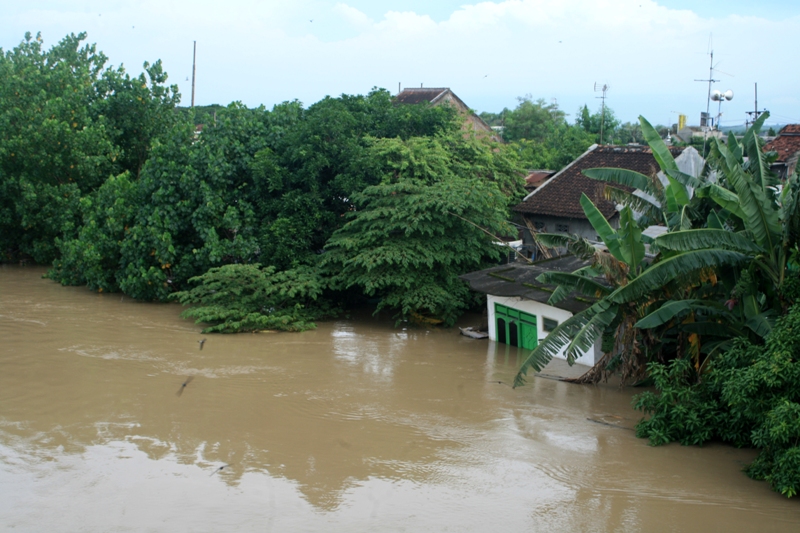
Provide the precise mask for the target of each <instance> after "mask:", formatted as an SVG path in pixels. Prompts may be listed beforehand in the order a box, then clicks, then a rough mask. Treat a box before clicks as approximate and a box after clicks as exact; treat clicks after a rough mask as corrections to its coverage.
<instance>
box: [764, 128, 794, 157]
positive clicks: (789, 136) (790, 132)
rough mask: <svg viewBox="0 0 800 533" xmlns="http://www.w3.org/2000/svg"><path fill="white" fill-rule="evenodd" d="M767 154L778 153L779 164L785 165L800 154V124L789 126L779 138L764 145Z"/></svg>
mask: <svg viewBox="0 0 800 533" xmlns="http://www.w3.org/2000/svg"><path fill="white" fill-rule="evenodd" d="M764 151H765V152H773V151H774V152H778V159H777V162H778V163H785V162H786V161H788V160H789V159H791V158H792V156H794V155H795V154H796V153H797V152H800V124H787V125H786V126H784V127H783V128H782V129H781V131H780V132H779V133H778V136H777V137H775V138H774V139H772V140H771V141H770V142H768V143H767V144H765V145H764Z"/></svg>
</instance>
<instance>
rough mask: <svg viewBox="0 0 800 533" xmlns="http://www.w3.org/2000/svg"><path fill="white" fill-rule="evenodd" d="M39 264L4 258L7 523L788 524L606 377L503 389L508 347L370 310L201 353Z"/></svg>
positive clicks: (204, 526) (715, 458)
mask: <svg viewBox="0 0 800 533" xmlns="http://www.w3.org/2000/svg"><path fill="white" fill-rule="evenodd" d="M43 273H44V270H43V269H39V268H18V267H0V340H2V342H0V528H2V529H3V530H13V531H170V532H178V531H275V532H284V531H326V532H327V531H333V532H336V531H342V532H358V531H408V532H417V531H454V532H461V531H486V532H492V531H501V530H502V531H507V532H522V531H598V532H606V531H631V532H633V531H654V532H658V531H675V532H680V531H793V532H796V531H798V530H800V502H798V501H795V500H797V499H795V500H785V499H784V498H782V497H781V496H779V495H778V494H775V493H773V492H772V491H770V490H769V487H768V486H767V485H766V484H765V483H762V482H756V481H752V480H750V479H749V478H747V477H746V476H745V475H744V474H743V473H741V468H742V467H743V466H744V465H745V464H747V463H748V462H749V461H751V460H752V459H753V458H754V456H755V454H754V452H753V451H752V450H736V449H733V448H729V447H726V446H716V445H711V446H707V447H704V448H689V447H681V446H677V445H670V446H663V447H659V448H652V447H650V446H648V445H647V442H646V441H644V440H641V439H637V438H635V436H634V434H633V431H632V430H631V428H632V427H633V425H634V424H635V423H636V421H637V420H638V418H639V414H638V413H637V412H635V411H633V410H632V409H631V407H630V401H631V396H632V394H633V393H632V392H631V391H630V390H625V389H622V390H620V389H618V388H617V387H615V386H608V385H601V386H597V387H592V386H577V385H569V384H566V383H562V382H559V381H554V380H552V379H545V378H532V379H531V380H530V383H529V384H528V385H527V386H525V387H523V388H520V389H517V390H512V389H511V388H510V387H509V386H507V385H506V384H505V383H507V382H509V381H510V380H511V379H512V377H513V374H514V371H515V369H516V365H517V358H518V355H519V356H521V355H522V354H521V353H520V354H517V351H516V349H515V348H508V347H506V346H503V345H495V344H494V343H491V342H487V341H485V340H483V341H480V340H472V339H468V338H466V337H462V336H459V335H457V330H456V331H455V332H454V330H430V331H427V330H425V329H411V328H410V329H403V328H393V327H392V324H391V322H390V321H388V322H387V321H386V320H385V319H382V320H378V319H375V318H373V317H371V316H370V315H365V316H363V317H358V318H354V319H350V320H338V321H332V322H328V323H321V324H319V327H318V328H317V329H316V330H313V331H309V332H304V333H298V334H293V333H261V334H241V335H208V336H205V337H206V338H207V339H208V340H207V342H206V343H205V345H204V346H203V349H202V350H200V344H199V343H198V340H200V339H202V338H203V337H204V336H202V335H200V333H199V332H200V328H199V327H198V326H195V325H194V324H193V323H192V322H190V321H186V320H183V319H181V318H180V317H179V314H180V311H181V308H180V307H179V306H178V305H158V304H145V303H139V302H135V301H132V300H130V299H128V298H127V297H123V296H121V295H119V294H96V293H93V292H90V291H88V290H87V289H85V288H76V287H61V286H59V285H58V284H56V283H53V282H51V281H49V280H46V279H42V278H41V276H42V274H43ZM189 376H192V377H193V380H191V381H190V382H189V383H188V384H187V385H186V387H185V388H183V391H182V394H180V395H178V394H177V393H178V391H179V390H181V389H182V384H183V383H184V382H185V381H186V378H187V377H189ZM498 381H500V382H503V383H498ZM224 465H228V466H225V467H224V468H222V469H221V470H220V467H222V466H224Z"/></svg>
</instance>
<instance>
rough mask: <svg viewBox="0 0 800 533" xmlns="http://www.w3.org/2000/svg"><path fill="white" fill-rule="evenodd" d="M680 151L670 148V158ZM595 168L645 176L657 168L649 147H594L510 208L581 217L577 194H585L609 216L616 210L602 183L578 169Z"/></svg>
mask: <svg viewBox="0 0 800 533" xmlns="http://www.w3.org/2000/svg"><path fill="white" fill-rule="evenodd" d="M682 151H683V148H678V147H671V148H670V152H672V155H673V156H674V157H677V156H678V155H680V153H681V152H682ZM597 167H607V168H625V169H629V170H635V171H637V172H640V173H642V174H645V175H647V176H651V175H654V174H655V173H657V172H658V170H659V167H658V163H656V160H655V158H654V157H653V152H652V150H650V148H649V147H646V146H595V147H593V148H590V149H589V151H587V152H586V153H585V154H583V155H582V156H580V157H579V158H578V159H576V160H575V161H573V162H572V163H570V164H569V165H568V166H567V167H565V168H564V169H562V170H561V171H559V172H558V173H557V174H556V175H555V176H553V177H552V178H550V179H549V180H548V181H547V182H545V183H544V184H543V185H542V186H541V187H539V188H537V189H536V190H535V191H534V192H532V193H531V194H529V195H528V196H527V197H526V198H525V200H524V201H523V202H522V203H520V204H518V205H517V206H515V207H514V211H516V212H518V213H530V214H537V215H548V216H556V217H564V218H579V219H585V218H586V215H585V214H584V213H583V208H581V204H580V199H581V193H586V196H588V197H589V198H591V199H592V201H593V202H594V204H595V205H596V206H597V208H598V209H599V210H600V212H601V213H603V216H605V217H606V218H610V217H611V216H612V215H613V214H614V213H616V206H615V204H614V203H613V202H610V201H608V200H606V199H605V198H604V197H603V189H604V188H605V184H604V183H603V182H601V181H597V180H593V179H590V178H587V177H586V176H584V175H583V174H582V173H581V171H582V170H585V169H588V168H597ZM620 188H623V187H620Z"/></svg>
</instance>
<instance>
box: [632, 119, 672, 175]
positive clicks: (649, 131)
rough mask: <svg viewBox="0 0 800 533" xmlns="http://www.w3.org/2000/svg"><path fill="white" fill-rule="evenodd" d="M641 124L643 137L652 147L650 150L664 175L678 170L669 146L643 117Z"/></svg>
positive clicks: (640, 120)
mask: <svg viewBox="0 0 800 533" xmlns="http://www.w3.org/2000/svg"><path fill="white" fill-rule="evenodd" d="M639 124H640V125H641V126H642V135H643V136H644V140H645V141H646V142H647V144H648V145H649V146H650V149H651V150H653V157H655V159H656V163H658V166H659V167H661V170H663V171H664V173H667V172H668V171H670V170H678V165H677V164H676V163H675V158H674V157H672V153H671V152H670V151H669V148H667V145H666V144H664V140H663V139H662V138H661V135H659V134H658V132H657V131H656V130H655V128H653V126H652V125H651V124H650V123H649V122H647V119H645V118H644V117H643V116H641V115H640V116H639Z"/></svg>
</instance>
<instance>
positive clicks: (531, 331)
mask: <svg viewBox="0 0 800 533" xmlns="http://www.w3.org/2000/svg"><path fill="white" fill-rule="evenodd" d="M494 313H495V324H496V326H497V342H501V343H503V344H510V345H511V346H518V347H520V348H525V349H528V350H533V349H534V348H536V346H537V345H538V344H539V332H538V329H537V328H536V316H535V315H532V314H530V313H526V312H525V311H520V310H519V309H514V308H512V307H508V306H505V305H501V304H494Z"/></svg>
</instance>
